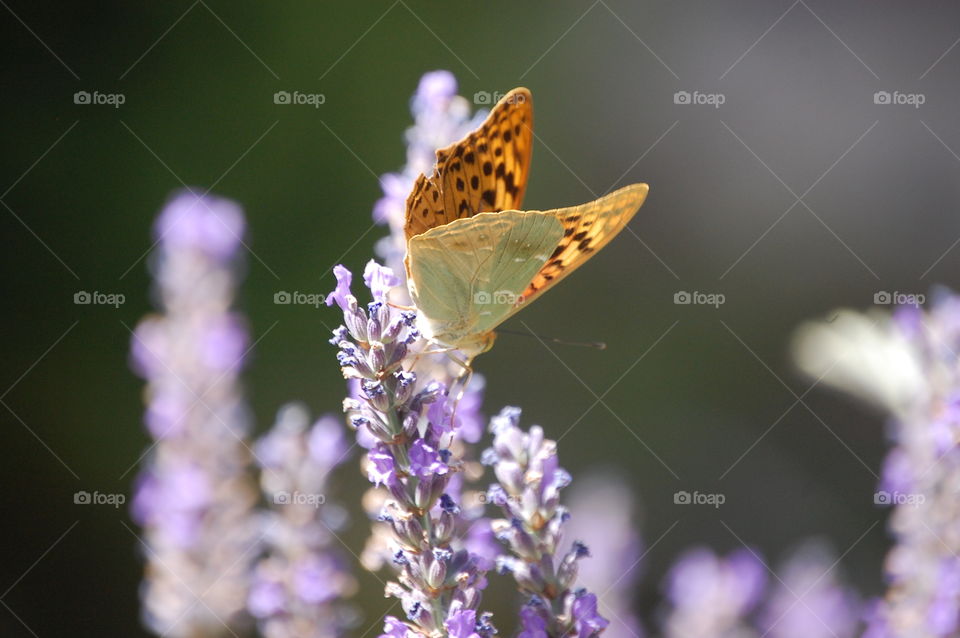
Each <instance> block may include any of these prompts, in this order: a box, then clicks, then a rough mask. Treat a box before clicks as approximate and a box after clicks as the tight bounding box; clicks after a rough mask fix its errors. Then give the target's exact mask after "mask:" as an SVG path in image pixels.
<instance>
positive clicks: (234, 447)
mask: <svg viewBox="0 0 960 638" xmlns="http://www.w3.org/2000/svg"><path fill="white" fill-rule="evenodd" d="M243 229H244V220H243V214H242V212H241V211H240V208H239V207H238V206H237V205H236V204H234V203H233V202H230V201H227V200H223V199H218V198H214V197H201V196H198V195H196V194H194V193H192V192H189V191H188V192H183V193H180V194H178V195H177V196H176V197H174V198H173V199H172V200H171V201H170V202H169V203H168V204H167V206H166V207H165V209H164V210H163V213H162V214H161V215H160V217H159V218H158V220H157V224H156V227H155V233H156V236H157V241H158V244H159V251H158V254H157V255H156V259H155V261H154V263H153V269H154V273H153V274H154V280H155V282H156V287H157V290H156V292H157V297H158V300H159V306H160V308H159V309H160V311H161V313H162V314H159V315H156V316H152V317H148V318H147V319H145V320H143V321H142V322H141V323H140V324H139V325H138V326H137V328H136V330H135V332H134V335H133V339H132V343H131V351H132V364H133V367H134V369H135V370H136V371H137V372H138V373H139V374H140V375H141V376H143V377H144V378H145V379H146V380H147V388H146V401H147V410H146V416H145V421H146V426H147V430H148V431H149V433H150V435H151V437H152V438H153V440H154V443H153V445H152V446H151V453H150V455H149V458H148V459H147V461H146V462H145V466H144V469H143V470H142V472H141V474H140V476H139V479H138V484H137V487H136V493H135V496H134V502H133V516H134V518H135V520H136V521H137V522H138V523H139V524H140V525H141V526H142V527H143V535H144V545H145V547H146V554H147V562H148V566H147V570H146V577H145V582H144V587H143V589H142V597H143V610H144V616H145V622H146V624H147V625H148V626H149V627H150V629H151V630H153V631H154V632H156V633H158V634H162V635H164V636H198V635H214V634H219V633H220V632H223V631H225V629H224V628H225V627H226V628H227V629H229V630H231V631H232V628H233V627H235V626H238V625H239V624H242V622H243V610H244V608H245V600H246V596H247V586H248V585H247V584H248V580H249V573H250V562H251V561H252V560H253V557H254V556H255V555H256V551H255V548H256V544H257V536H256V529H257V528H256V520H255V518H254V517H253V516H252V508H253V505H254V502H255V500H256V489H255V487H254V484H253V481H252V480H251V478H250V475H249V456H250V454H249V448H248V447H247V444H246V442H245V437H246V435H247V433H248V430H249V418H248V409H247V406H246V404H245V403H244V399H243V395H242V392H241V389H240V386H239V380H238V376H239V370H240V367H241V365H242V363H243V357H244V354H245V352H246V349H247V345H248V336H247V331H246V329H245V327H244V323H243V321H242V320H241V318H240V317H239V316H238V315H236V314H234V313H233V312H231V310H230V307H231V304H232V302H233V298H234V294H235V288H236V285H237V276H236V273H235V266H236V262H237V260H238V257H237V251H238V248H239V246H240V245H241V236H242V234H243Z"/></svg>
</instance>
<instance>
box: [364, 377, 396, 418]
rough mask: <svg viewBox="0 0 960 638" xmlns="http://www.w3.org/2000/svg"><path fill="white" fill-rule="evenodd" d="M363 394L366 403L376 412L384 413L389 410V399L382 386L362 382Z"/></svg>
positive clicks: (371, 382) (375, 382) (377, 383)
mask: <svg viewBox="0 0 960 638" xmlns="http://www.w3.org/2000/svg"><path fill="white" fill-rule="evenodd" d="M361 385H362V387H363V393H364V395H365V396H366V398H367V401H369V402H370V404H371V405H372V406H373V407H374V408H375V409H377V410H380V411H381V412H385V411H387V410H389V409H390V402H391V397H390V396H389V395H388V394H387V391H386V390H385V389H384V387H383V384H382V383H380V382H379V381H363V382H362V384H361Z"/></svg>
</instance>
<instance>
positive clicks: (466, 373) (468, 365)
mask: <svg viewBox="0 0 960 638" xmlns="http://www.w3.org/2000/svg"><path fill="white" fill-rule="evenodd" d="M446 354H447V357H448V358H449V359H450V360H451V361H453V362H454V363H456V364H457V365H458V366H460V367H461V368H463V371H462V372H461V373H460V374H459V375H458V376H457V378H456V379H454V380H453V385H454V386H456V385H459V386H460V389H459V390H458V391H457V395H456V396H457V398H456V399H454V401H453V411H452V413H451V414H450V425H451V427H452V426H453V424H454V423H456V420H457V408H458V407H459V406H460V400H461V399H462V398H463V395H464V394H465V393H466V391H467V386H469V385H470V381H471V380H472V379H473V365H472V364H473V357H469V358H468V359H467V360H466V361H461V360H460V359H458V358H457V357H455V356H453V355H452V354H450V351H447V353H446ZM447 395H448V396H449V390H448V391H447Z"/></svg>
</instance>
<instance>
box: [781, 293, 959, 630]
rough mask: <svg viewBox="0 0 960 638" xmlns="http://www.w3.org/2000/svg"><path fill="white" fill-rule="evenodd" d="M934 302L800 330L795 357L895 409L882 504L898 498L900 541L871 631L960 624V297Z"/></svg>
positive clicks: (841, 317) (879, 496)
mask: <svg viewBox="0 0 960 638" xmlns="http://www.w3.org/2000/svg"><path fill="white" fill-rule="evenodd" d="M931 297H932V298H933V303H932V305H931V307H929V309H920V308H918V307H912V306H907V307H902V308H899V309H897V311H896V312H895V313H893V314H892V315H891V314H889V313H883V312H880V311H874V312H871V313H864V314H861V313H856V312H852V311H841V312H839V313H836V316H835V319H833V320H832V321H831V322H829V323H823V322H817V323H810V324H808V325H806V326H804V327H803V328H801V330H800V331H799V333H798V335H797V339H796V357H797V360H798V363H799V364H800V367H801V368H802V369H803V370H804V371H805V372H807V373H808V374H809V375H811V376H814V377H816V378H819V377H823V379H824V381H825V382H826V383H829V384H832V385H834V386H836V387H839V388H841V389H843V390H846V391H848V392H850V393H852V394H855V395H857V396H859V397H862V398H864V399H867V400H869V401H872V402H874V403H876V404H878V405H879V406H881V407H882V408H884V409H886V410H887V411H888V412H889V413H890V414H891V416H892V417H893V419H892V428H891V430H890V433H891V435H892V438H893V442H894V447H893V448H892V449H891V451H890V453H889V455H888V456H887V459H886V461H885V463H884V468H883V474H882V477H881V481H880V485H879V489H878V491H877V492H876V493H875V494H874V495H873V500H874V502H875V503H876V504H878V505H882V506H893V513H892V514H891V516H890V521H889V526H890V530H891V533H892V535H893V537H894V539H895V541H896V544H895V545H894V547H893V549H891V550H890V553H889V554H888V556H887V560H886V575H887V580H888V582H889V588H888V591H887V595H886V597H885V598H884V599H883V600H881V601H876V603H875V606H874V610H873V612H872V613H871V615H870V618H869V620H870V626H869V628H868V631H867V633H866V635H867V636H868V637H869V638H886V637H887V636H931V637H941V636H943V637H945V636H956V635H957V633H958V632H960V558H958V555H960V534H958V529H960V507H958V501H957V490H956V486H957V485H958V484H960V447H958V446H957V443H956V442H957V441H958V440H960V367H958V366H957V352H958V351H960V297H958V296H957V295H954V294H953V293H950V292H948V291H945V290H940V291H935V293H934V294H933V295H931Z"/></svg>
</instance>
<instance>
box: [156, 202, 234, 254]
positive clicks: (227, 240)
mask: <svg viewBox="0 0 960 638" xmlns="http://www.w3.org/2000/svg"><path fill="white" fill-rule="evenodd" d="M245 226H246V222H245V221H244V219H243V211H242V210H241V208H240V207H239V206H238V205H237V204H236V203H234V202H232V201H230V200H228V199H221V198H218V197H209V196H207V197H203V196H200V195H197V194H196V193H194V192H192V191H189V190H187V191H182V192H180V193H178V194H176V195H175V196H174V197H173V198H172V199H170V201H168V202H167V205H166V206H165V207H164V209H163V212H162V213H161V214H160V216H159V217H158V218H157V222H156V225H155V226H154V235H155V237H156V239H157V242H158V243H162V244H163V247H164V249H165V250H168V251H184V252H201V253H203V254H204V255H206V256H207V257H209V258H211V259H213V260H216V261H221V262H226V261H227V260H229V259H231V258H232V257H233V256H234V255H235V253H236V251H237V249H238V248H239V246H240V245H241V244H242V242H243V235H244V230H245Z"/></svg>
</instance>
